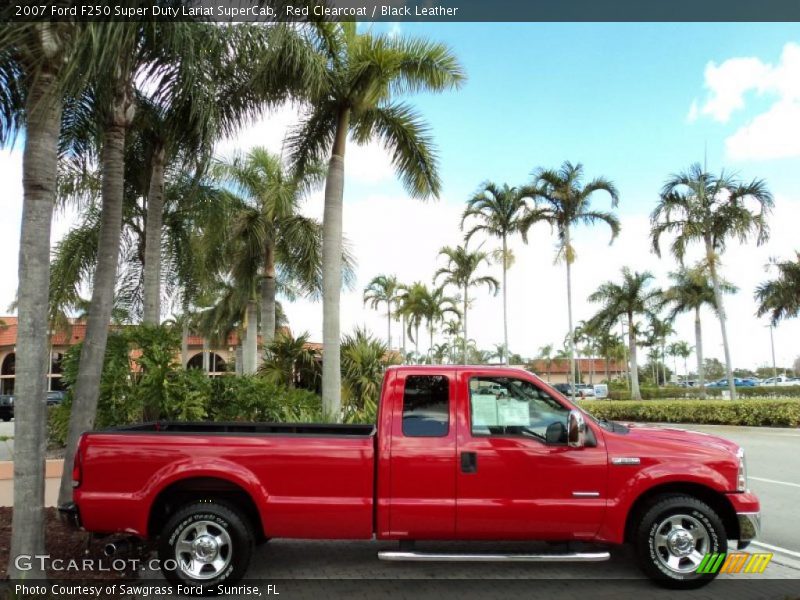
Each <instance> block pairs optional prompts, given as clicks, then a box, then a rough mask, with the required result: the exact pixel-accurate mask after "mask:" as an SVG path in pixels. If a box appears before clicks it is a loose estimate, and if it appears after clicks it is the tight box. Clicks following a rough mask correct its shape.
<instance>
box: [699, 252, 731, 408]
mask: <svg viewBox="0 0 800 600" xmlns="http://www.w3.org/2000/svg"><path fill="white" fill-rule="evenodd" d="M706 256H707V258H708V265H709V270H710V271H711V283H712V284H713V286H714V303H715V304H716V305H717V315H719V326H720V329H721V330H722V349H723V350H724V352H725V375H726V376H727V377H728V389H729V390H730V393H731V400H736V385H735V384H734V383H733V363H732V362H731V349H730V346H729V345H728V326H727V318H726V316H725V306H724V305H723V303H722V288H721V287H720V284H719V275H718V274H717V260H716V256H715V254H714V249H713V248H712V247H711V243H710V242H709V241H708V240H706Z"/></svg>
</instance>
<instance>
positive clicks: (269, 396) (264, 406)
mask: <svg viewBox="0 0 800 600" xmlns="http://www.w3.org/2000/svg"><path fill="white" fill-rule="evenodd" d="M211 388H212V392H211V402H210V404H209V411H208V412H209V414H208V417H209V419H211V420H212V421H273V422H303V421H306V422H308V421H317V422H319V421H322V420H324V419H323V415H322V400H321V398H320V397H319V396H317V395H316V394H314V393H313V392H309V391H308V390H302V389H289V388H286V387H283V386H281V385H279V384H277V383H275V382H273V381H270V380H268V379H265V378H264V377H260V376H258V375H241V376H235V377H234V376H226V377H217V378H215V379H214V380H212V381H211Z"/></svg>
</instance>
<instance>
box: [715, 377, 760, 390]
mask: <svg viewBox="0 0 800 600" xmlns="http://www.w3.org/2000/svg"><path fill="white" fill-rule="evenodd" d="M733 385H734V386H735V387H754V386H755V383H753V382H752V381H750V380H748V379H741V378H739V377H734V378H733ZM706 387H710V388H726V387H728V378H727V377H725V378H723V379H717V380H716V381H713V382H711V383H707V384H706Z"/></svg>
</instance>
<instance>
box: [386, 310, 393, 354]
mask: <svg viewBox="0 0 800 600" xmlns="http://www.w3.org/2000/svg"><path fill="white" fill-rule="evenodd" d="M386 347H387V348H388V349H389V351H390V352H391V351H392V301H391V300H388V301H387V302H386Z"/></svg>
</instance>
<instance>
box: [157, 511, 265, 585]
mask: <svg viewBox="0 0 800 600" xmlns="http://www.w3.org/2000/svg"><path fill="white" fill-rule="evenodd" d="M203 531H205V533H204V534H203V533H202V532H203ZM251 531H252V526H251V525H250V523H249V521H248V519H247V517H246V516H245V515H244V514H243V513H242V512H241V511H240V510H238V509H237V508H236V507H235V506H233V505H231V504H225V503H221V502H216V501H203V502H193V503H192V504H187V505H186V506H184V507H183V508H180V509H179V510H178V511H176V512H175V513H174V514H173V515H172V516H171V517H170V518H169V520H168V521H167V523H166V525H164V529H163V530H162V532H161V539H160V541H159V545H158V558H159V559H160V563H161V572H162V573H163V574H164V577H166V578H167V580H168V581H170V582H171V583H173V584H174V585H176V586H177V585H182V586H192V587H193V588H195V589H197V590H199V594H200V595H206V596H211V595H214V594H215V593H216V586H217V584H219V583H222V582H225V583H234V582H236V581H239V580H240V579H241V578H242V577H243V576H244V574H245V572H246V571H247V566H248V565H249V564H250V557H251V556H252V554H253V545H254V542H253V536H252V534H251ZM205 536H207V537H205ZM200 538H203V539H202V540H201V539H200ZM198 540H200V541H198ZM217 540H218V541H217ZM220 542H221V543H220ZM179 544H180V547H181V551H180V552H179V550H178V545H179ZM184 550H185V551H184ZM198 553H199V554H198ZM202 554H205V556H204V557H203V556H201V555H202ZM179 556H180V557H182V559H183V560H181V561H180V562H181V564H179V562H178V557H179ZM198 557H200V558H198ZM212 559H213V560H212ZM176 591H177V590H176Z"/></svg>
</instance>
